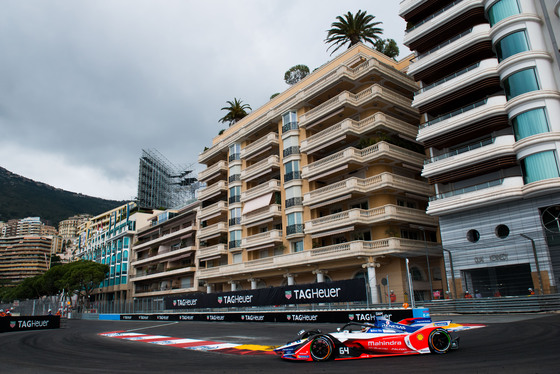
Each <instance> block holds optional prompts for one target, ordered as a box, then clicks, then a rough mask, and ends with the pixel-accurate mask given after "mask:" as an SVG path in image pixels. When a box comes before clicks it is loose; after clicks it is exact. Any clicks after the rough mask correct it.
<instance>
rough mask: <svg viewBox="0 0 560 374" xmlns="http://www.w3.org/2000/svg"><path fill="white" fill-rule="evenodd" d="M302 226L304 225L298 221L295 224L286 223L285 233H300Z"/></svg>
mask: <svg viewBox="0 0 560 374" xmlns="http://www.w3.org/2000/svg"><path fill="white" fill-rule="evenodd" d="M303 227H304V226H303V224H302V223H298V224H295V225H288V227H286V235H294V234H302V233H303Z"/></svg>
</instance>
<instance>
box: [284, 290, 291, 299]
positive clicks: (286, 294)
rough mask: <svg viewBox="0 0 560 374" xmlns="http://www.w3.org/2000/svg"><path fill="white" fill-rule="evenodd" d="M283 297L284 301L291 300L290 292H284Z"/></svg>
mask: <svg viewBox="0 0 560 374" xmlns="http://www.w3.org/2000/svg"><path fill="white" fill-rule="evenodd" d="M284 296H286V299H288V300H290V299H291V298H292V291H286V292H285V293H284Z"/></svg>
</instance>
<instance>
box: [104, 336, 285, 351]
mask: <svg viewBox="0 0 560 374" xmlns="http://www.w3.org/2000/svg"><path fill="white" fill-rule="evenodd" d="M99 335H101V336H105V337H108V338H115V339H122V340H129V341H137V342H142V343H150V344H157V345H164V346H169V347H176V348H185V349H191V350H196V351H215V352H219V353H228V354H238V355H270V354H274V352H273V351H272V349H273V348H274V347H268V346H263V345H247V344H233V343H220V342H214V341H209V340H198V339H185V338H173V337H170V336H163V335H148V334H142V333H137V332H127V331H111V332H103V333H100V334H99Z"/></svg>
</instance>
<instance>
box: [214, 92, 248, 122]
mask: <svg viewBox="0 0 560 374" xmlns="http://www.w3.org/2000/svg"><path fill="white" fill-rule="evenodd" d="M226 103H227V104H229V106H225V107H223V108H222V109H221V110H227V112H228V113H227V114H226V115H225V116H223V117H222V118H220V120H219V121H220V122H222V123H223V122H229V125H230V126H231V125H233V124H234V123H236V122H237V121H239V120H240V119H241V118H243V117H245V116H246V115H247V114H248V113H247V109H248V110H252V109H251V106H250V105H249V104H242V103H243V101H242V100H237V99H236V98H234V99H233V101H226Z"/></svg>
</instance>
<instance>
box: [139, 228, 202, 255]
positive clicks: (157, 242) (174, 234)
mask: <svg viewBox="0 0 560 374" xmlns="http://www.w3.org/2000/svg"><path fill="white" fill-rule="evenodd" d="M194 229H195V228H194V226H188V227H185V228H182V229H181V230H178V231H175V232H172V233H169V234H167V235H163V236H160V237H159V238H156V239H154V240H150V241H147V242H143V243H141V244H135V245H134V247H133V248H134V251H136V252H138V251H141V250H143V249H146V248H150V247H152V246H155V245H160V244H162V243H164V242H166V241H169V240H174V239H175V240H176V239H177V238H178V237H180V236H183V235H184V234H187V233H190V232H191V231H194Z"/></svg>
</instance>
